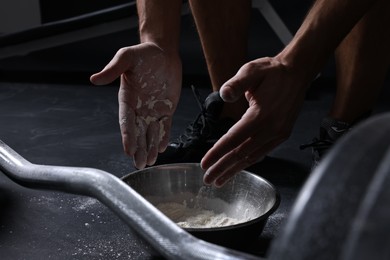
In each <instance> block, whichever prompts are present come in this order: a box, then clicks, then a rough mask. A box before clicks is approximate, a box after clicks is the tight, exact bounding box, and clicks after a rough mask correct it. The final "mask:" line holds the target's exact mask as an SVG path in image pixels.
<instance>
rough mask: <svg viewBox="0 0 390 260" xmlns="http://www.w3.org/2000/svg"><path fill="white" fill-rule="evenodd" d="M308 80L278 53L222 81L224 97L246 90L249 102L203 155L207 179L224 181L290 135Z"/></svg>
mask: <svg viewBox="0 0 390 260" xmlns="http://www.w3.org/2000/svg"><path fill="white" fill-rule="evenodd" d="M304 82H306V83H307V82H308V81H307V80H305V79H303V77H299V76H298V73H294V72H292V71H290V70H289V69H288V68H287V67H286V66H284V65H283V64H282V63H281V62H280V61H279V60H278V59H277V58H261V59H257V60H254V61H252V62H249V63H247V64H245V65H244V66H243V67H242V68H241V69H240V70H239V71H238V73H237V74H236V75H235V76H234V77H233V78H232V79H230V80H229V81H227V82H226V83H225V84H224V85H223V86H222V88H221V90H220V95H221V97H222V99H224V101H226V102H233V101H235V100H236V99H237V98H238V97H240V96H242V95H245V97H246V99H247V100H248V102H249V108H248V110H247V111H246V113H245V114H244V115H243V117H242V118H241V119H240V120H239V121H238V122H237V123H236V124H235V125H234V126H233V127H232V128H231V129H230V130H229V131H228V132H227V133H226V134H225V135H224V136H223V137H222V138H221V139H220V140H219V141H218V142H217V143H216V144H215V145H214V147H213V148H211V149H210V150H209V151H208V153H207V154H206V155H205V156H204V157H203V159H202V162H201V164H202V167H203V168H204V169H207V171H206V174H205V176H204V182H205V183H206V184H212V183H214V184H215V185H216V186H222V185H223V184H225V182H226V181H228V179H230V178H231V177H232V176H233V175H234V174H236V173H237V172H239V171H241V170H242V169H244V168H246V167H248V166H250V165H252V164H254V163H256V162H257V161H258V160H259V159H261V158H263V157H264V156H265V155H266V154H267V153H268V152H270V151H271V150H272V149H273V148H275V147H276V146H277V145H279V144H280V143H281V142H283V141H284V140H286V139H287V138H288V137H289V135H290V133H291V131H292V128H293V125H294V122H295V120H296V117H297V115H298V112H299V109H300V107H301V105H302V103H303V100H304V95H305V90H306V87H307V85H308V84H304Z"/></svg>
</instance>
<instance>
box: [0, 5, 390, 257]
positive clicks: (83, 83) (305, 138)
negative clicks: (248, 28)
mask: <svg viewBox="0 0 390 260" xmlns="http://www.w3.org/2000/svg"><path fill="white" fill-rule="evenodd" d="M301 12H303V11H302V10H301ZM256 17H257V18H258V16H256ZM257 18H255V19H257ZM259 19H260V18H259ZM183 23H184V24H186V23H188V24H191V21H190V20H187V21H186V20H185V21H184V22H183ZM258 23H259V24H260V25H259V26H260V27H261V26H262V25H261V24H262V22H261V20H259V21H258ZM295 24H297V22H295ZM293 26H295V25H293ZM190 27H191V26H190ZM263 27H264V26H263ZM191 28H192V27H191ZM192 29H193V28H192ZM256 30H260V29H258V28H257V27H256ZM269 30H270V29H269V28H266V27H265V28H264V32H265V33H264V38H263V39H262V41H261V42H262V43H263V44H264V45H261V46H265V47H263V48H257V49H256V48H255V47H256V43H257V42H256V41H253V42H252V43H251V50H252V51H251V55H252V56H256V55H258V56H261V55H272V54H273V53H275V52H276V51H277V50H279V49H280V48H281V44H280V43H279V42H278V41H277V39H276V38H275V36H274V35H272V32H270V31H269ZM187 33H189V32H187ZM252 33H254V32H253V31H252ZM122 36H124V34H115V35H111V36H110V37H106V38H105V39H103V38H102V39H94V40H93V41H85V42H81V43H78V44H72V45H67V46H64V47H58V48H53V49H50V50H46V51H41V52H37V53H33V54H31V55H28V56H26V57H20V58H13V59H7V60H3V61H0V68H1V70H0V75H1V77H2V78H1V79H0V80H1V82H0V139H1V140H2V141H4V142H5V143H6V144H8V145H9V146H10V147H11V148H13V149H14V150H16V151H17V152H18V153H20V154H21V155H22V156H24V157H25V158H26V159H28V160H29V161H31V162H33V163H37V164H47V165H64V166H80V167H93V168H98V169H102V170H105V171H108V172H110V173H112V174H114V175H116V176H118V177H122V176H124V175H126V174H127V173H129V172H132V171H134V170H135V168H134V167H133V164H132V161H131V159H130V158H127V157H126V156H125V155H124V154H123V151H122V146H121V139H120V133H119V127H118V116H117V113H118V104H117V97H116V95H117V90H118V88H117V86H116V85H115V84H113V85H111V86H106V87H92V86H91V84H89V83H88V81H87V74H88V73H90V72H93V71H95V70H98V69H99V68H101V67H102V66H103V65H104V64H105V62H107V60H108V59H109V57H111V55H112V54H113V53H114V50H115V48H116V47H122V46H117V45H120V44H121V43H123V38H122ZM183 38H184V40H183V41H184V43H183V44H182V45H183V46H182V49H183V50H182V52H183V56H184V58H183V59H184V61H185V75H184V86H183V91H182V96H181V99H180V103H179V106H178V108H177V112H176V114H175V117H174V122H173V129H172V133H171V135H172V138H175V137H177V136H179V135H180V134H181V133H182V132H183V130H184V129H185V127H186V126H187V124H188V123H190V122H192V120H193V119H194V118H195V116H196V115H197V114H198V112H199V111H198V106H197V105H196V102H195V100H194V98H193V96H192V92H191V90H190V88H189V86H190V85H191V84H194V85H195V86H198V87H199V88H200V90H201V93H202V96H203V97H206V96H207V94H208V92H209V90H208V85H209V83H208V79H207V77H206V76H205V68H204V61H203V60H202V59H200V58H199V55H198V54H199V52H200V47H199V45H198V41H197V39H196V38H191V37H186V35H184V36H183ZM116 39H117V40H118V43H115V40H116ZM194 39H195V40H194ZM132 40H133V39H132ZM258 41H260V40H259V39H258ZM96 42H99V43H100V44H99V45H96V44H95V45H94V44H93V43H96ZM107 42H111V43H112V42H114V44H111V45H109V44H108V45H107V46H108V47H107V49H108V50H107V49H105V46H106V45H105V44H104V43H107ZM131 43H132V42H131V41H129V44H131ZM89 46H94V47H93V48H91V49H92V50H91V49H90V48H88V47H89ZM98 48H101V49H102V50H101V52H102V53H100V54H99V58H98V59H96V57H95V58H94V59H92V58H91V57H93V56H94V55H95V56H96V55H97V54H96V53H99V52H98ZM259 49H260V50H259ZM255 50H256V51H255ZM94 51H95V53H94ZM80 57H81V58H80ZM89 58H91V59H92V60H88V59H89ZM76 61H77V62H76ZM191 61H194V62H191ZM329 71H330V72H328V71H326V72H324V74H323V76H322V77H320V78H319V79H317V80H316V81H315V82H314V83H313V87H312V88H311V90H310V91H309V92H308V95H307V98H306V100H305V103H304V106H303V109H302V112H301V114H300V116H299V118H298V120H297V123H296V126H295V128H294V131H293V133H292V135H291V137H290V139H289V140H287V141H286V142H285V143H283V144H282V145H280V146H279V147H278V148H276V149H275V150H274V151H273V152H272V153H270V154H269V158H267V159H266V160H265V161H264V162H262V163H260V164H258V165H255V166H253V167H251V168H250V169H249V170H250V171H252V172H254V173H255V174H258V175H260V176H263V177H265V178H266V179H268V180H269V181H270V182H271V183H273V184H274V185H275V186H276V188H277V189H278V191H279V193H280V195H281V204H280V206H279V208H278V210H277V211H276V212H275V213H274V214H272V215H271V216H270V218H269V220H268V222H267V224H266V226H265V229H264V231H263V233H262V234H261V236H260V237H259V240H258V241H253V243H248V248H245V249H243V250H245V251H247V252H250V253H253V254H257V255H264V254H265V253H266V250H267V248H268V246H269V243H270V242H272V240H273V238H274V237H275V236H277V235H278V232H279V231H280V229H281V228H282V227H283V223H284V222H285V220H286V219H287V218H288V213H289V210H290V209H291V207H292V205H293V202H294V199H295V198H296V196H297V194H298V192H299V190H300V188H301V187H302V185H303V183H304V181H305V179H306V178H307V176H308V175H309V173H310V165H311V152H310V151H309V150H304V151H301V150H299V145H300V144H302V143H306V142H309V141H311V139H312V138H313V137H315V136H316V135H317V132H318V126H319V123H320V121H321V119H322V117H323V116H325V115H326V113H327V109H328V107H329V106H330V104H331V101H332V96H333V93H334V76H333V74H332V71H331V65H330V68H329ZM61 75H62V76H66V77H68V78H63V79H59V78H58V76H61ZM46 76H47V77H46ZM80 76H82V77H80ZM385 85H386V86H385V88H384V94H383V95H382V96H381V99H380V101H379V103H378V106H377V107H376V108H375V110H374V113H381V112H383V111H388V110H389V106H390V105H389V104H390V103H389V95H388V92H389V90H388V87H389V82H388V81H387V82H386V84H385ZM281 120H283V119H281ZM0 255H1V258H2V259H49V258H53V259H129V258H130V259H153V258H158V257H159V256H158V254H157V253H156V251H155V250H153V249H152V248H150V246H149V245H147V244H145V242H143V241H142V240H141V239H140V238H138V237H137V235H136V234H135V233H134V232H133V231H132V230H131V229H129V228H128V226H127V225H125V224H124V223H123V222H121V220H120V219H119V218H118V217H117V216H115V215H114V214H113V213H111V212H110V211H109V210H108V209H107V208H106V207H104V206H103V205H102V204H101V203H100V202H98V201H96V200H95V199H92V198H88V197H81V196H74V195H69V194H64V193H60V192H52V191H50V192H49V191H41V190H31V189H27V188H24V187H21V186H19V185H17V184H15V183H13V182H12V181H11V180H9V179H8V178H7V177H5V176H4V175H2V174H0Z"/></svg>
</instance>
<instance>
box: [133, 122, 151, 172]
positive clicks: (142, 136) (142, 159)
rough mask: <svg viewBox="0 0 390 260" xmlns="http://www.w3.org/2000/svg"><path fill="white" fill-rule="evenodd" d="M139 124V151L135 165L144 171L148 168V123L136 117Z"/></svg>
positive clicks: (135, 155) (137, 151)
mask: <svg viewBox="0 0 390 260" xmlns="http://www.w3.org/2000/svg"><path fill="white" fill-rule="evenodd" d="M136 123H137V150H136V152H135V154H134V165H135V167H136V168H137V169H143V168H145V166H146V160H147V155H148V154H147V150H146V149H147V144H146V123H145V121H144V120H143V119H142V118H140V117H138V116H137V117H136Z"/></svg>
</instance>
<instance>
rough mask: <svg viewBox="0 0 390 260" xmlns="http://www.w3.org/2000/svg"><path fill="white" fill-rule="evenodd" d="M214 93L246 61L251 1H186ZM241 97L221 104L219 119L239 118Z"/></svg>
mask: <svg viewBox="0 0 390 260" xmlns="http://www.w3.org/2000/svg"><path fill="white" fill-rule="evenodd" d="M190 5H191V10H192V13H193V15H194V18H195V23H196V26H197V29H198V32H199V36H200V39H201V42H202V47H203V51H204V54H205V57H206V62H207V67H208V71H209V74H210V78H211V83H212V87H213V90H214V91H218V90H219V88H220V87H221V86H222V84H223V83H225V81H227V80H228V79H230V78H231V77H233V76H234V75H235V74H236V72H237V71H238V69H239V68H240V67H241V66H242V65H243V64H244V63H245V62H246V60H247V45H248V29H249V20H250V12H251V1H250V0H245V1H236V0H213V1H196V0H190ZM247 107H248V104H247V101H246V99H245V98H242V99H241V100H239V101H238V102H236V103H232V104H225V106H224V108H223V111H222V114H221V117H225V116H229V117H232V118H234V119H236V120H238V119H239V118H241V116H242V115H243V113H244V112H245V111H246V109H247Z"/></svg>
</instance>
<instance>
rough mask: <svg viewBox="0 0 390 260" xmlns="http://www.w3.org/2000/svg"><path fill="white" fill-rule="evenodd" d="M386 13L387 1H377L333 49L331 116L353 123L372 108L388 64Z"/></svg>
mask: <svg viewBox="0 0 390 260" xmlns="http://www.w3.org/2000/svg"><path fill="white" fill-rule="evenodd" d="M389 13H390V1H387V0H381V1H379V2H377V4H376V5H374V6H373V8H372V9H371V10H370V11H369V12H368V13H367V14H366V15H365V16H364V17H363V18H362V20H360V22H359V23H358V24H357V25H356V26H355V27H354V28H353V30H352V31H351V32H350V33H349V34H348V36H347V37H346V38H345V39H344V41H343V42H342V43H341V44H340V46H339V47H338V49H337V50H336V72H337V75H338V77H337V93H336V98H335V100H334V103H333V106H332V109H331V111H330V116H331V117H333V118H335V119H338V120H341V121H344V122H347V123H353V122H354V121H355V120H356V119H358V118H359V117H360V116H361V115H363V114H364V113H366V112H368V111H370V110H371V109H372V108H373V106H374V104H375V101H376V99H377V97H378V95H379V93H380V90H381V87H382V85H383V81H384V79H385V77H386V74H387V70H388V67H389V64H390V51H389V46H390V34H389V31H388V28H389V26H390V15H389Z"/></svg>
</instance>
